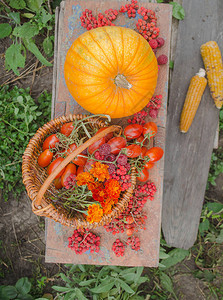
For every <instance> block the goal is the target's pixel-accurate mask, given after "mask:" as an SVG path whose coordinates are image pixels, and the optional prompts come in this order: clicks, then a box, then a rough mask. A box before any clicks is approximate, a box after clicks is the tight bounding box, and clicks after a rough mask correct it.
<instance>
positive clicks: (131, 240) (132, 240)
mask: <svg viewBox="0 0 223 300" xmlns="http://www.w3.org/2000/svg"><path fill="white" fill-rule="evenodd" d="M126 245H130V246H131V248H132V250H135V251H139V250H140V240H139V238H138V237H137V236H134V235H133V236H131V237H128V239H127V242H126Z"/></svg>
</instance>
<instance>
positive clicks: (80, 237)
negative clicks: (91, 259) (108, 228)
mask: <svg viewBox="0 0 223 300" xmlns="http://www.w3.org/2000/svg"><path fill="white" fill-rule="evenodd" d="M68 242H69V244H68V247H69V248H70V249H71V250H74V251H75V253H76V254H83V253H84V252H86V251H88V250H90V252H91V253H94V252H99V250H100V247H99V246H100V237H99V236H96V235H95V234H94V233H92V232H90V231H89V230H88V229H85V230H83V229H76V230H74V233H73V235H72V236H71V237H69V238H68Z"/></svg>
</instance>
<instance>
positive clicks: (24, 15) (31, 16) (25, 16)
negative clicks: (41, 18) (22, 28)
mask: <svg viewBox="0 0 223 300" xmlns="http://www.w3.org/2000/svg"><path fill="white" fill-rule="evenodd" d="M22 16H23V17H24V18H27V19H32V18H33V17H34V16H35V15H34V14H31V13H24V14H22Z"/></svg>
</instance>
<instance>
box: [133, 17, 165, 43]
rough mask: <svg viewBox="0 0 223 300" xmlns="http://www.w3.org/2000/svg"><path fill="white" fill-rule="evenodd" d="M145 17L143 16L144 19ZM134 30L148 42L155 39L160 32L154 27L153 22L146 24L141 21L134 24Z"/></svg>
mask: <svg viewBox="0 0 223 300" xmlns="http://www.w3.org/2000/svg"><path fill="white" fill-rule="evenodd" d="M145 17H147V16H144V18H145ZM148 19H149V18H148ZM136 28H137V30H138V32H139V33H140V34H141V35H142V36H143V37H144V38H145V39H146V40H148V41H150V40H152V39H155V38H157V37H158V35H159V32H160V29H159V27H156V23H155V22H147V21H145V20H142V19H139V20H138V22H137V23H136Z"/></svg>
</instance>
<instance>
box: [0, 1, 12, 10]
mask: <svg viewBox="0 0 223 300" xmlns="http://www.w3.org/2000/svg"><path fill="white" fill-rule="evenodd" d="M0 2H1V3H2V4H3V5H5V7H7V8H8V9H10V7H9V6H8V5H7V4H6V3H5V1H3V0H0ZM10 10H11V9H10Z"/></svg>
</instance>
